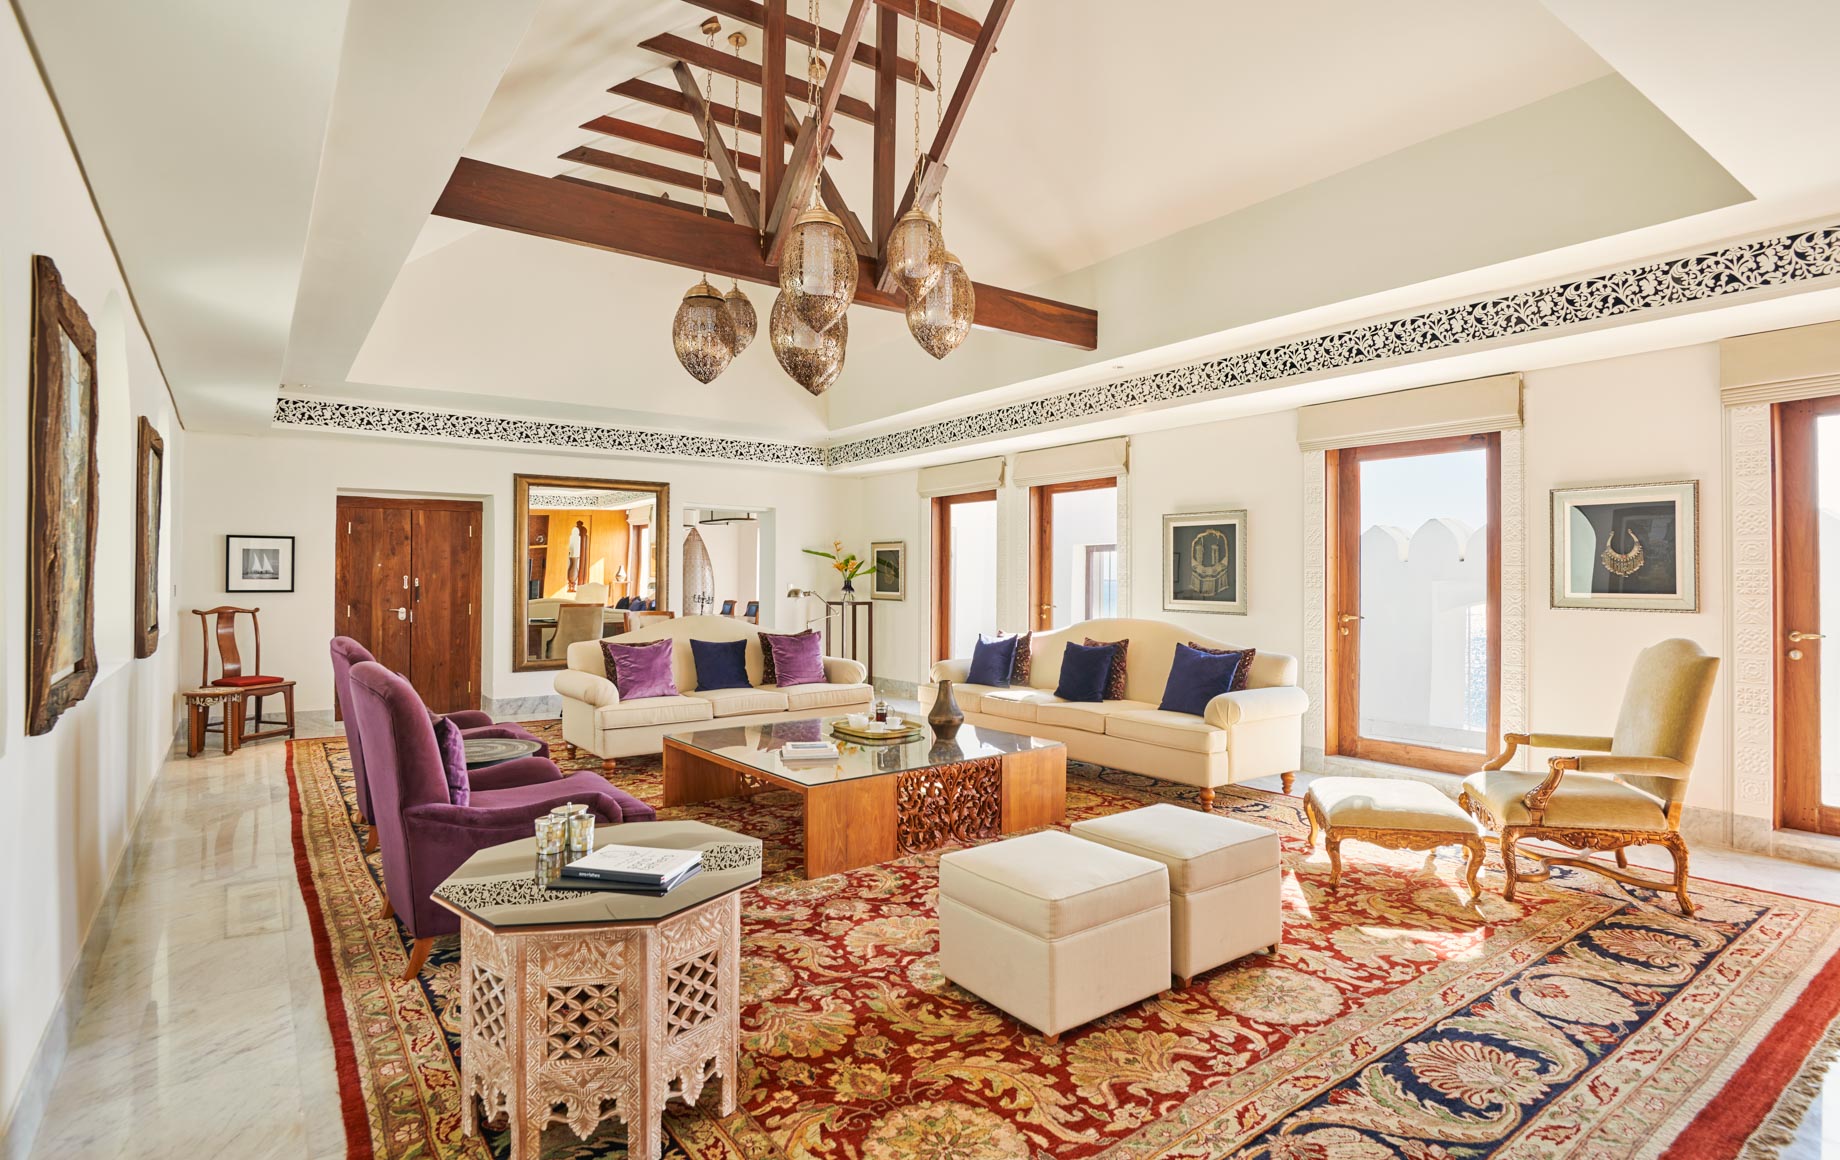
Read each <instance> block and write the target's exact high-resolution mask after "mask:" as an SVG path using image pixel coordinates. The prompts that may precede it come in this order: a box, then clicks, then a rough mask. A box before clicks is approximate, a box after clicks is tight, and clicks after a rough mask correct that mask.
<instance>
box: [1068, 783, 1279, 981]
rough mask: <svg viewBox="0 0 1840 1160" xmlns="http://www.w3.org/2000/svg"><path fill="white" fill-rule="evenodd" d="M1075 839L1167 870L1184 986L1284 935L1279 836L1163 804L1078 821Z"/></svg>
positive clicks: (1175, 960) (1174, 955) (1173, 957)
mask: <svg viewBox="0 0 1840 1160" xmlns="http://www.w3.org/2000/svg"><path fill="white" fill-rule="evenodd" d="M1072 829H1073V833H1074V836H1075V837H1079V838H1085V839H1086V840H1087V841H1089V842H1097V843H1100V844H1102V845H1105V846H1110V847H1111V848H1112V849H1114V850H1123V851H1125V852H1126V853H1130V854H1137V855H1139V856H1141V857H1144V858H1153V859H1155V860H1156V861H1158V862H1161V863H1162V864H1163V865H1165V866H1167V867H1168V868H1169V933H1170V966H1171V967H1172V968H1174V970H1175V973H1176V976H1177V977H1178V978H1180V979H1181V980H1182V985H1183V986H1184V987H1186V986H1188V984H1189V983H1190V982H1191V981H1192V980H1193V979H1194V977H1195V976H1196V975H1199V974H1200V973H1201V972H1203V971H1207V970H1212V969H1213V968H1215V967H1218V966H1220V965H1221V964H1222V963H1230V962H1232V961H1233V960H1234V959H1237V958H1239V957H1240V956H1242V955H1248V954H1251V953H1252V952H1253V951H1275V950H1277V949H1278V942H1279V941H1280V940H1281V939H1282V938H1283V936H1284V921H1283V917H1282V908H1281V904H1280V896H1281V895H1282V894H1283V892H1284V874H1283V871H1282V870H1281V869H1279V865H1278V835H1277V834H1276V833H1275V832H1274V831H1272V830H1268V829H1266V828H1265V827H1264V826H1258V825H1253V824H1252V823H1250V822H1240V821H1235V820H1233V819H1232V818H1223V817H1221V816H1220V815H1219V814H1212V813H1203V812H1201V811H1200V810H1188V809H1183V808H1182V807H1181V806H1174V805H1168V804H1161V805H1154V806H1147V807H1145V808H1144V809H1141V810H1128V811H1126V812H1125V813H1122V814H1109V815H1107V816H1105V817H1103V818H1092V819H1090V820H1088V821H1084V822H1075V823H1074V824H1073V826H1072Z"/></svg>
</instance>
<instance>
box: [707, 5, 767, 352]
mask: <svg viewBox="0 0 1840 1160" xmlns="http://www.w3.org/2000/svg"><path fill="white" fill-rule="evenodd" d="M728 43H729V44H731V45H733V46H734V49H735V59H736V60H740V59H741V50H742V48H743V47H745V46H746V44H747V33H745V32H739V31H737V32H731V33H729V34H728ZM712 111H713V110H712ZM734 128H735V150H736V151H737V152H739V151H740V149H741V76H740V70H739V69H737V70H736V75H735V126H734ZM722 300H723V302H724V303H725V304H726V306H727V309H728V317H729V321H731V322H733V323H734V324H735V353H736V354H740V353H741V352H742V351H744V350H746V349H747V348H748V344H749V343H751V342H753V341H754V334H755V332H756V331H758V330H759V329H760V319H759V317H758V316H756V315H755V313H754V303H753V302H752V301H750V300H749V298H748V296H747V294H746V293H744V292H743V291H742V289H741V282H740V280H739V279H733V278H731V279H730V280H729V287H728V293H727V294H724V295H723V296H722Z"/></svg>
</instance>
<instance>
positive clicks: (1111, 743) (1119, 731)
mask: <svg viewBox="0 0 1840 1160" xmlns="http://www.w3.org/2000/svg"><path fill="white" fill-rule="evenodd" d="M1087 637H1091V638H1093V639H1094V640H1098V641H1114V640H1126V639H1128V640H1129V641H1130V642H1131V647H1130V649H1129V651H1128V652H1127V653H1126V664H1125V689H1124V691H1125V697H1126V699H1125V700H1123V701H1100V702H1088V701H1078V702H1076V701H1063V700H1061V699H1060V698H1059V697H1056V696H1055V695H1054V688H1055V686H1056V685H1057V684H1059V683H1060V674H1061V655H1062V653H1063V652H1064V650H1065V648H1066V644H1067V642H1068V641H1072V642H1074V643H1075V644H1079V643H1082V642H1083V641H1085V639H1086V638H1087ZM1190 641H1193V642H1194V643H1195V644H1197V645H1200V646H1202V647H1203V648H1225V647H1227V644H1226V643H1224V642H1222V641H1218V640H1213V639H1210V638H1208V637H1205V636H1202V635H1201V634H1199V633H1195V632H1190V631H1189V630H1187V629H1185V628H1180V627H1178V626H1176V625H1173V624H1168V623H1165V622H1163V621H1160V620H1125V619H1118V620H1087V621H1082V622H1080V623H1079V624H1075V625H1072V626H1070V627H1068V628H1063V629H1058V630H1056V631H1054V632H1038V633H1036V634H1035V635H1034V636H1033V637H1031V638H1030V643H1031V646H1032V647H1031V649H1030V655H1031V657H1032V658H1033V660H1032V668H1031V669H1030V672H1029V684H1028V686H1027V687H1013V688H1007V689H1005V688H997V687H995V686H991V685H970V684H965V683H964V681H965V677H966V675H967V674H968V673H969V671H970V668H971V662H970V661H969V660H947V661H940V662H939V663H938V664H936V665H934V666H933V669H932V673H931V677H930V681H929V683H928V684H926V685H923V686H921V689H920V704H921V707H922V708H931V707H932V704H933V697H934V695H935V693H936V690H937V687H938V686H937V684H936V682H938V681H941V680H950V681H952V682H953V686H952V690H953V696H954V697H956V698H957V700H958V707H959V708H960V709H962V710H964V713H965V720H966V721H969V722H970V723H971V724H973V725H984V726H988V727H990V728H992V729H1001V730H1003V731H1005V732H1008V733H1026V734H1029V735H1031V736H1034V737H1047V738H1050V739H1052V740H1055V741H1059V742H1061V743H1062V744H1064V745H1066V746H1067V755H1068V756H1069V757H1071V758H1073V759H1074V760H1076V761H1090V762H1094V763H1096V764H1099V765H1106V766H1110V767H1112V768H1114V769H1123V770H1128V771H1130V772H1132V773H1141V774H1146V775H1148V776H1150V777H1159V778H1163V779H1164V780H1167V781H1177V782H1182V783H1183V784H1185V785H1193V786H1199V787H1201V804H1202V805H1203V806H1204V807H1207V808H1212V806H1213V804H1214V788H1215V787H1216V786H1221V785H1227V784H1230V783H1233V782H1242V781H1250V780H1251V779H1253V778H1255V777H1268V776H1270V775H1272V774H1274V773H1275V774H1282V775H1283V776H1284V788H1285V792H1287V793H1288V792H1289V791H1290V787H1291V780H1292V777H1293V776H1294V775H1295V773H1296V771H1297V767H1298V766H1299V765H1300V764H1301V762H1302V758H1303V714H1304V710H1306V709H1308V708H1309V705H1310V699H1309V697H1308V695H1306V694H1305V693H1304V691H1303V690H1302V689H1300V688H1298V687H1297V658H1296V657H1293V656H1286V655H1285V654H1283V653H1270V652H1265V651H1263V650H1260V651H1259V652H1258V653H1257V655H1256V656H1255V657H1254V658H1253V662H1252V670H1251V673H1250V674H1249V675H1248V678H1247V687H1246V688H1245V689H1242V690H1241V691H1239V692H1237V693H1222V694H1221V695H1220V696H1218V697H1215V698H1214V699H1213V700H1212V701H1210V702H1209V703H1208V706H1207V712H1206V715H1205V716H1201V717H1196V716H1193V715H1191V714H1187V713H1171V712H1164V711H1162V710H1160V709H1158V708H1157V705H1158V704H1160V703H1161V702H1162V699H1163V685H1164V684H1165V683H1166V682H1167V681H1168V679H1169V666H1170V664H1171V663H1173V661H1174V659H1175V652H1176V645H1178V644H1187V643H1188V642H1190ZM1239 643H1242V644H1246V643H1250V642H1243V641H1242V642H1239ZM1252 647H1254V648H1256V647H1257V645H1253V646H1252Z"/></svg>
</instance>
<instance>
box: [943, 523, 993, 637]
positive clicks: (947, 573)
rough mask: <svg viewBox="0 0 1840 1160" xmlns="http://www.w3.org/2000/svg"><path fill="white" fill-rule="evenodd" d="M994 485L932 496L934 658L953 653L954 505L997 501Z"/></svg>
mask: <svg viewBox="0 0 1840 1160" xmlns="http://www.w3.org/2000/svg"><path fill="white" fill-rule="evenodd" d="M996 502H997V492H996V489H995V488H991V489H989V490H986V491H966V492H960V493H959V494H957V495H936V496H934V497H933V660H934V661H943V660H946V659H948V658H950V657H951V655H952V653H951V649H952V534H951V533H952V508H953V507H955V506H956V505H958V504H963V503H996Z"/></svg>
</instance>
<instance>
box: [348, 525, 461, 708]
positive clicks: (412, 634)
mask: <svg viewBox="0 0 1840 1160" xmlns="http://www.w3.org/2000/svg"><path fill="white" fill-rule="evenodd" d="M334 500H335V502H334V505H333V511H334V514H335V516H336V523H335V524H334V529H333V572H332V574H333V577H334V583H333V586H332V622H333V623H334V624H338V623H340V619H341V618H340V615H339V587H338V583H337V577H338V575H339V569H338V556H339V553H341V552H343V551H344V549H345V539H346V537H345V533H344V532H341V531H339V529H338V527H337V524H343V523H345V522H346V521H347V520H348V519H349V518H350V517H349V516H348V515H346V512H348V511H349V510H351V509H352V508H358V507H363V508H396V509H406V510H408V511H411V512H415V511H444V512H471V513H472V514H473V515H475V516H477V517H478V519H479V528H478V531H477V532H476V533H475V534H474V539H476V540H478V541H479V559H480V566H479V569H478V570H477V571H476V572H475V573H474V574H473V585H472V602H473V605H474V606H475V607H476V608H477V609H478V612H477V613H476V614H475V616H474V619H473V624H474V632H473V634H472V637H471V639H470V641H469V644H470V647H471V653H472V655H471V657H470V658H469V660H470V662H471V667H472V672H473V688H474V690H475V691H476V693H477V694H478V695H480V696H484V695H485V674H484V672H483V667H484V666H483V659H482V658H483V654H484V649H485V640H484V634H485V623H486V620H485V503H484V501H482V500H476V499H434V498H429V499H405V498H403V497H401V496H381V495H339V496H336V497H334ZM410 543H411V545H413V543H414V533H413V531H411V534H410ZM413 550H414V549H413V547H411V551H412V552H413ZM410 603H411V606H413V604H414V600H413V598H411V601H410ZM410 615H411V616H413V615H414V613H411V614H410ZM410 639H411V642H413V639H414V633H411V634H410ZM411 647H413V643H412V644H411ZM334 692H335V693H336V690H334ZM332 719H333V720H335V721H339V720H343V719H344V706H343V705H340V704H339V701H338V697H337V696H336V695H335V696H334V697H333V699H332Z"/></svg>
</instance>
